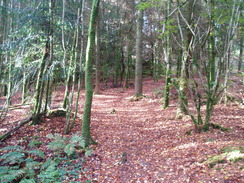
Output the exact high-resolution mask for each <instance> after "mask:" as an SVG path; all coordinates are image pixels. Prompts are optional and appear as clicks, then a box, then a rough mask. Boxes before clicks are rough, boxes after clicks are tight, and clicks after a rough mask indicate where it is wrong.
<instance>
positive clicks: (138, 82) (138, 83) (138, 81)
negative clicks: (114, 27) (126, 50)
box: [134, 9, 143, 97]
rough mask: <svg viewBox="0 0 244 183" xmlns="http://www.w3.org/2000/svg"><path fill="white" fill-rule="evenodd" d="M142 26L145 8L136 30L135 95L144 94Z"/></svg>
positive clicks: (140, 13)
mask: <svg viewBox="0 0 244 183" xmlns="http://www.w3.org/2000/svg"><path fill="white" fill-rule="evenodd" d="M142 27H143V10H142V9H139V11H138V17H137V30H136V70H135V93H134V96H135V97H140V96H142Z"/></svg>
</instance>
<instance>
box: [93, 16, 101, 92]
mask: <svg viewBox="0 0 244 183" xmlns="http://www.w3.org/2000/svg"><path fill="white" fill-rule="evenodd" d="M98 14H99V12H98ZM99 17H100V16H97V20H96V24H97V25H96V37H95V44H96V81H95V91H94V92H95V93H97V94H99V92H100V78H101V67H100V66H101V63H100V18H99Z"/></svg>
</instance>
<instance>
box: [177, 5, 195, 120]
mask: <svg viewBox="0 0 244 183" xmlns="http://www.w3.org/2000/svg"><path fill="white" fill-rule="evenodd" d="M193 5H194V0H189V2H188V11H187V18H186V21H185V22H186V24H187V26H188V28H187V31H186V42H185V43H184V46H183V57H182V58H183V60H182V64H181V74H180V79H179V92H180V95H179V99H178V100H179V106H178V109H177V117H181V116H182V115H186V114H188V110H187V107H188V91H187V90H188V78H189V63H190V60H191V57H192V53H191V49H192V48H191V42H192V38H193V35H192V32H191V26H192V23H193V22H192V13H193V11H194V10H193V8H194V6H193ZM179 12H180V15H181V17H182V19H184V17H183V15H182V13H181V11H180V10H179Z"/></svg>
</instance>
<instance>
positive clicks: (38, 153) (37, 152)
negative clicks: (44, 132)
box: [28, 150, 45, 158]
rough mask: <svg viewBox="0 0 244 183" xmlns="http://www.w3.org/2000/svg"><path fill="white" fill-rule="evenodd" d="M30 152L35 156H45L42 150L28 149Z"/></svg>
mask: <svg viewBox="0 0 244 183" xmlns="http://www.w3.org/2000/svg"><path fill="white" fill-rule="evenodd" d="M28 154H30V155H34V156H37V157H40V158H44V157H45V154H44V152H42V151H40V150H31V151H28Z"/></svg>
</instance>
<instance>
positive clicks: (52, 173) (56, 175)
mask: <svg viewBox="0 0 244 183" xmlns="http://www.w3.org/2000/svg"><path fill="white" fill-rule="evenodd" d="M61 175H62V174H61V172H60V170H59V169H57V168H56V166H54V165H52V164H51V165H50V166H48V167H47V168H46V169H45V170H43V171H41V172H40V174H39V175H38V176H37V177H38V179H40V180H41V182H55V183H61V181H58V180H59V179H60V177H61Z"/></svg>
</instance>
